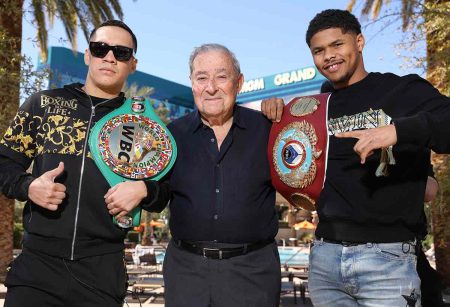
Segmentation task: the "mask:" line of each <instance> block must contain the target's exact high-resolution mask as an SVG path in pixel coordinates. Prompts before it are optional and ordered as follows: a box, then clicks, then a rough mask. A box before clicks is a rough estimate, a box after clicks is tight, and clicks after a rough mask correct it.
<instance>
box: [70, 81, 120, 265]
mask: <svg viewBox="0 0 450 307" xmlns="http://www.w3.org/2000/svg"><path fill="white" fill-rule="evenodd" d="M77 90H79V91H80V92H82V93H83V94H85V95H86V96H87V97H88V98H89V102H90V103H91V115H90V116H89V123H88V126H87V129H86V137H85V138H84V147H83V153H82V157H83V158H82V160H81V169H80V182H79V183H78V195H77V206H76V211H75V221H74V227H73V237H72V246H71V252H70V260H74V253H75V238H76V236H77V226H78V213H79V211H80V198H81V186H82V184H83V174H84V162H85V160H86V152H87V147H88V146H87V145H88V140H89V133H90V131H91V125H92V118H93V117H94V116H95V108H96V107H97V106H100V105H102V104H104V103H107V102H108V101H110V100H112V99H115V98H111V99H108V100H105V101H103V102H100V103H98V104H97V105H95V106H94V104H93V103H92V99H91V97H90V96H89V95H88V94H87V93H86V92H85V91H84V90H81V89H77Z"/></svg>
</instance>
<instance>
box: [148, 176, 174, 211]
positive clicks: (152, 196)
mask: <svg viewBox="0 0 450 307" xmlns="http://www.w3.org/2000/svg"><path fill="white" fill-rule="evenodd" d="M145 185H146V186H147V197H146V198H144V199H143V200H142V202H141V208H142V209H144V210H146V211H150V212H161V211H163V210H164V208H165V207H166V206H167V205H168V204H169V203H170V200H171V199H172V192H171V190H170V186H169V181H168V180H165V181H153V180H148V181H145Z"/></svg>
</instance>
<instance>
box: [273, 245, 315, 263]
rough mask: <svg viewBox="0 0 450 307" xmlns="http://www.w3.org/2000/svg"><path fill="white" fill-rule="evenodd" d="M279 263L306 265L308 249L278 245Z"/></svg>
mask: <svg viewBox="0 0 450 307" xmlns="http://www.w3.org/2000/svg"><path fill="white" fill-rule="evenodd" d="M278 253H279V254H280V262H281V265H285V264H287V265H291V266H292V265H308V263H309V251H308V250H307V249H304V248H303V249H300V248H296V247H282V246H280V247H278Z"/></svg>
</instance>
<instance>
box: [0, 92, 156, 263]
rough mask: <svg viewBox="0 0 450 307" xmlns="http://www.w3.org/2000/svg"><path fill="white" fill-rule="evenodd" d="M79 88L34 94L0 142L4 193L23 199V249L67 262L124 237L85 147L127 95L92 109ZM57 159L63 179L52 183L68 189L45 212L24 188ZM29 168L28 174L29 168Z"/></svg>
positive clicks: (117, 246)
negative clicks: (53, 208) (99, 124)
mask: <svg viewBox="0 0 450 307" xmlns="http://www.w3.org/2000/svg"><path fill="white" fill-rule="evenodd" d="M81 86H82V85H81V84H71V85H67V86H65V87H64V88H60V89H54V90H47V91H42V92H39V93H36V94H34V95H32V96H31V97H30V98H29V99H28V100H27V101H26V102H25V103H24V104H23V105H22V106H21V107H20V109H19V111H18V113H17V114H16V116H15V118H14V120H13V122H12V123H11V125H10V127H9V128H8V129H7V131H6V133H5V135H4V137H3V139H2V140H1V141H0V187H1V192H2V193H3V194H4V195H5V196H6V197H9V198H15V199H18V200H21V201H25V200H26V201H27V203H26V205H25V208H24V211H23V224H24V228H25V230H26V234H25V236H24V242H23V244H24V247H28V248H30V249H34V250H39V251H42V252H44V253H46V254H49V255H54V256H58V257H63V258H67V259H78V258H83V257H86V256H93V255H100V254H105V253H110V252H116V251H120V250H122V249H123V240H124V237H125V235H126V232H127V231H126V230H124V229H121V228H119V227H117V226H115V225H114V224H113V223H112V218H111V216H110V215H109V213H108V210H107V208H106V204H105V200H104V195H105V194H106V192H107V191H108V189H109V188H110V186H109V184H108V183H107V181H106V179H105V178H104V177H103V175H102V174H101V173H100V171H99V169H98V168H97V166H96V165H95V163H94V161H93V159H92V158H91V156H90V155H91V154H90V152H89V147H88V136H89V132H90V129H91V128H92V127H93V125H94V124H95V122H97V121H98V120H99V119H101V118H102V117H103V116H105V115H106V114H107V113H109V112H111V111H112V110H114V109H116V108H118V107H120V106H121V105H122V104H123V102H124V101H125V97H124V95H123V93H121V94H120V95H119V96H118V97H116V98H113V99H110V100H106V101H104V102H101V103H99V104H97V105H95V106H93V104H92V100H91V97H89V96H88V95H87V94H86V93H85V92H84V91H83V90H82V89H81ZM60 161H62V162H64V173H63V174H62V175H60V176H58V177H57V178H56V179H55V182H59V183H62V184H64V185H65V186H66V189H67V190H66V197H65V199H64V201H63V202H62V204H61V205H60V206H59V208H58V209H57V210H56V211H50V210H47V209H44V208H42V207H40V206H38V205H36V204H33V203H32V201H31V200H29V199H28V196H27V195H28V187H29V185H30V183H31V182H32V181H33V180H34V179H35V178H37V177H39V176H41V175H42V174H43V173H45V172H47V171H49V170H52V169H54V168H56V167H57V166H58V164H59V162H60ZM32 162H34V163H33V169H32V173H31V174H29V173H27V172H26V170H27V169H28V167H29V166H30V165H31V163H32ZM152 186H155V187H156V185H152ZM153 192H155V191H152V193H153Z"/></svg>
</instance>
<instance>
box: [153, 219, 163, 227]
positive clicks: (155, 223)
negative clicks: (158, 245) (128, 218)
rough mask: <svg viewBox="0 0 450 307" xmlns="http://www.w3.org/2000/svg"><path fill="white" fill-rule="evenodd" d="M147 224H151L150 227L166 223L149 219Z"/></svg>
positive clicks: (161, 225)
mask: <svg viewBox="0 0 450 307" xmlns="http://www.w3.org/2000/svg"><path fill="white" fill-rule="evenodd" d="M149 225H150V226H152V227H164V226H166V224H164V223H163V222H158V221H155V220H151V221H150V223H149Z"/></svg>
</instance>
